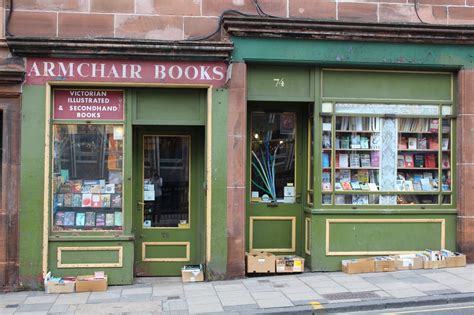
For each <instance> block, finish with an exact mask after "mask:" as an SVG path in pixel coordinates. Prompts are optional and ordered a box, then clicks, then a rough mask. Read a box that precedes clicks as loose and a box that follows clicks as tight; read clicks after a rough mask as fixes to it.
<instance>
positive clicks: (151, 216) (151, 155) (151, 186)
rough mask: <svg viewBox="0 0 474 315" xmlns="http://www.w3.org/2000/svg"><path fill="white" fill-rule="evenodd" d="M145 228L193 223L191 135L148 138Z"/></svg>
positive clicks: (145, 172)
mask: <svg viewBox="0 0 474 315" xmlns="http://www.w3.org/2000/svg"><path fill="white" fill-rule="evenodd" d="M143 146H144V150H143V163H144V165H143V166H144V168H143V172H144V173H143V175H144V192H143V200H144V203H145V206H144V210H143V211H144V215H143V227H187V225H188V224H189V146H190V140H189V137H188V136H145V137H144V141H143Z"/></svg>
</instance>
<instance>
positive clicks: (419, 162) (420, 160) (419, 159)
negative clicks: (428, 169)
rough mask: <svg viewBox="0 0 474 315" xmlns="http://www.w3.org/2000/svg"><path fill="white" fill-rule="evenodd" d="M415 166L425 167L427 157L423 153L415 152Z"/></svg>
mask: <svg viewBox="0 0 474 315" xmlns="http://www.w3.org/2000/svg"><path fill="white" fill-rule="evenodd" d="M414 163H415V167H423V166H424V163H425V157H424V155H423V154H415V161H414Z"/></svg>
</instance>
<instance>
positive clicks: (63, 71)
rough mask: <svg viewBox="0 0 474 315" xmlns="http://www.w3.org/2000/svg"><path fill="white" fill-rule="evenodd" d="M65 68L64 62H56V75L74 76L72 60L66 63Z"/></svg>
mask: <svg viewBox="0 0 474 315" xmlns="http://www.w3.org/2000/svg"><path fill="white" fill-rule="evenodd" d="M67 65H68V66H67V68H66V66H65V65H64V62H58V66H59V70H58V72H59V73H58V75H59V76H60V77H71V78H72V77H74V62H70V63H68V64H67Z"/></svg>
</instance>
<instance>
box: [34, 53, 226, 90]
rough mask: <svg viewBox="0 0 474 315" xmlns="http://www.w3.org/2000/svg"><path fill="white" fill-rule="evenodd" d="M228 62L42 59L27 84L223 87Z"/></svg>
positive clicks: (37, 59) (35, 62)
mask: <svg viewBox="0 0 474 315" xmlns="http://www.w3.org/2000/svg"><path fill="white" fill-rule="evenodd" d="M226 71H227V65H226V64H225V63H224V62H205V61H203V62H177V61H149V60H145V61H130V60H103V61H102V60H97V59H54V58H47V59H39V58H28V59H27V61H26V84H36V85H40V84H45V83H46V82H48V81H67V82H123V83H171V84H206V85H212V86H214V87H222V86H223V85H224V84H225V80H226Z"/></svg>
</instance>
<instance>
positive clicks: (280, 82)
mask: <svg viewBox="0 0 474 315" xmlns="http://www.w3.org/2000/svg"><path fill="white" fill-rule="evenodd" d="M273 81H274V82H275V87H282V88H283V87H285V79H284V78H274V79H273Z"/></svg>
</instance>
